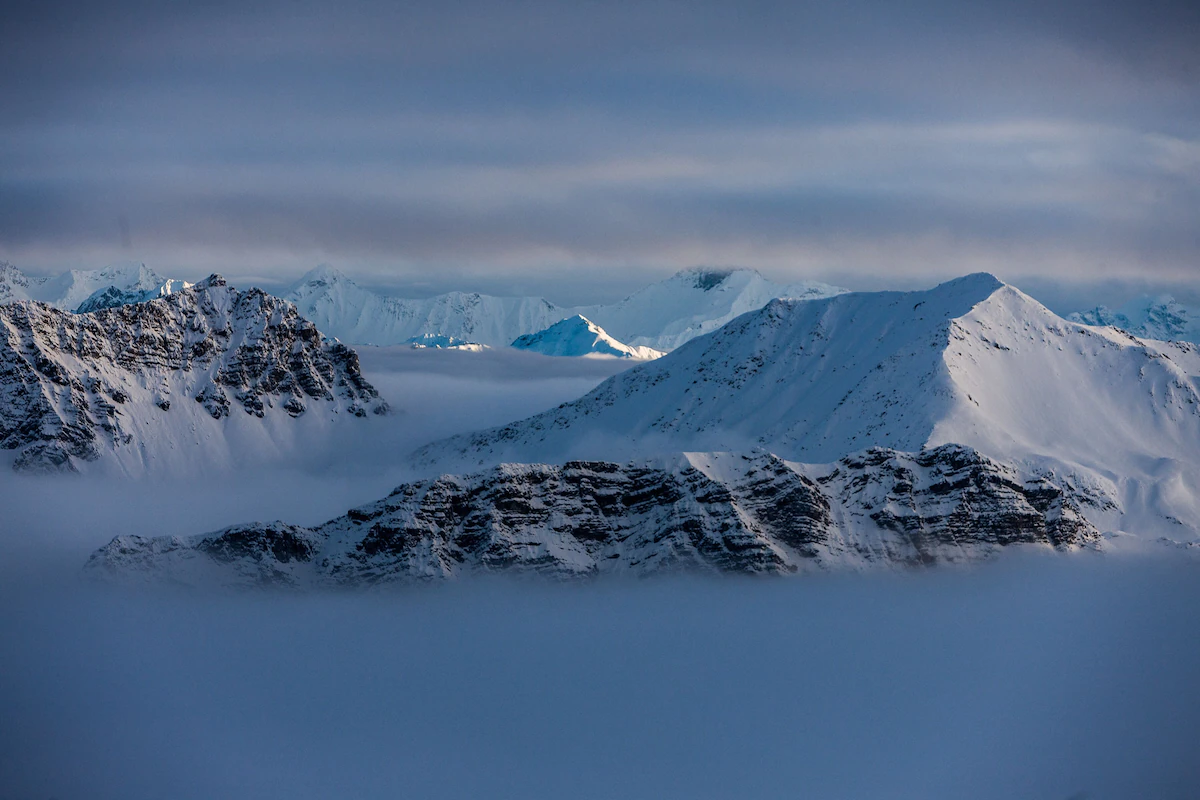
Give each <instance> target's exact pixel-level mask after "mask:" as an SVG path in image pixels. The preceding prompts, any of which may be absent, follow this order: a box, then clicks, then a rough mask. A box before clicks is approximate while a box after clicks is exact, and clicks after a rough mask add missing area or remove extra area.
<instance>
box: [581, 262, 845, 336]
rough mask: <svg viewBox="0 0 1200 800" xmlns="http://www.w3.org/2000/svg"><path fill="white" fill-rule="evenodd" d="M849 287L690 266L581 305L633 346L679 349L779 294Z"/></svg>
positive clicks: (817, 293) (802, 296)
mask: <svg viewBox="0 0 1200 800" xmlns="http://www.w3.org/2000/svg"><path fill="white" fill-rule="evenodd" d="M845 291H846V290H845V289H842V288H839V287H837V286H830V285H828V284H824V283H816V282H812V281H809V282H804V283H797V284H791V285H780V284H777V283H772V282H771V281H769V280H767V279H766V278H764V277H763V276H762V275H760V274H758V272H756V271H755V270H752V269H725V270H715V269H704V268H695V269H686V270H683V271H682V272H678V273H676V274H675V275H672V276H671V277H670V278H667V279H666V280H665V281H661V282H659V283H655V284H651V285H650V286H647V287H646V288H645V289H642V290H641V291H639V292H635V293H634V294H632V295H630V296H629V297H627V298H625V299H624V300H622V301H620V302H619V303H613V304H611V305H601V306H589V307H587V308H581V309H578V313H580V314H583V315H584V316H586V317H587V318H588V319H590V320H593V321H594V322H595V323H596V324H597V325H600V326H601V327H603V328H604V329H605V330H606V331H608V332H609V333H610V334H611V335H613V336H615V337H616V338H618V339H620V340H621V341H622V342H625V343H627V344H630V345H642V346H646V347H652V348H654V349H655V350H662V351H667V350H674V349H675V348H677V347H679V346H680V345H682V344H684V343H685V342H688V341H691V340H692V339H694V338H696V337H697V336H701V335H703V334H706V333H711V332H712V331H715V330H716V329H717V328H720V327H721V326H722V325H724V324H725V323H726V322H729V321H730V320H731V319H733V318H735V317H738V316H740V315H742V314H745V313H746V312H748V311H754V310H755V309H758V308H762V307H763V306H764V305H766V304H767V303H768V302H769V301H771V300H773V299H775V298H777V297H788V298H795V299H799V300H812V299H815V298H821V297H831V296H833V295H837V294H842V293H844V292H845Z"/></svg>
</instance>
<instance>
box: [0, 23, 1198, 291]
mask: <svg viewBox="0 0 1200 800" xmlns="http://www.w3.org/2000/svg"><path fill="white" fill-rule="evenodd" d="M6 26H7V29H8V32H9V34H10V36H9V37H8V39H9V41H8V42H6V46H5V48H3V50H2V51H0V67H3V69H0V76H2V77H0V99H2V100H3V101H4V105H5V108H6V111H7V113H6V114H5V115H4V118H3V119H0V173H2V174H3V175H4V177H5V179H4V181H3V182H0V258H3V259H7V260H9V261H12V262H13V263H15V264H17V265H18V266H21V267H22V268H24V269H28V270H29V271H31V272H47V271H59V270H62V269H66V268H71V267H75V268H88V267H90V268H94V267H97V266H100V265H102V264H104V263H107V262H111V261H116V260H123V259H130V258H135V259H139V260H144V261H146V262H147V263H148V264H151V265H153V266H155V267H157V268H160V269H161V270H162V271H163V272H164V273H165V272H173V273H179V274H181V275H183V276H185V277H188V276H197V275H206V274H208V273H210V272H213V271H221V272H222V273H224V274H226V275H227V276H229V277H230V278H231V279H233V280H235V281H239V282H250V283H257V284H260V285H264V286H269V285H276V286H277V285H279V284H281V283H284V282H286V281H287V280H288V279H290V278H293V277H295V276H297V275H299V274H301V273H303V272H304V271H306V270H307V269H308V268H311V267H312V266H314V265H316V264H318V263H321V262H329V263H332V264H334V265H336V266H338V267H339V268H341V269H343V270H345V271H346V272H347V273H348V274H351V275H354V276H356V277H358V278H359V279H360V281H361V282H362V283H363V284H364V285H369V286H377V287H386V288H388V289H389V290H391V291H395V292H397V293H403V294H409V295H416V294H420V293H426V294H431V293H436V292H441V291H447V290H449V289H455V288H462V289H471V290H478V291H486V292H490V293H495V294H540V295H544V296H547V297H550V298H551V299H553V300H555V301H556V302H560V303H574V302H580V301H581V299H582V298H587V299H588V300H591V299H593V298H595V299H598V300H604V299H615V298H617V297H620V296H622V295H624V294H627V293H628V292H629V291H632V290H634V289H636V288H637V287H639V286H641V285H644V284H646V283H650V282H652V281H653V280H657V279H661V278H663V277H665V276H667V275H669V274H671V273H672V272H674V271H676V270H678V269H681V268H685V267H690V266H697V265H710V266H746V267H751V268H755V269H758V270H760V271H761V272H763V273H764V274H766V275H767V276H768V277H771V278H772V279H774V280H778V281H780V282H790V281H795V280H800V279H813V280H822V281H826V282H831V283H838V284H841V285H844V286H848V287H850V288H854V289H870V288H880V287H884V286H887V287H895V288H915V287H918V286H929V285H932V284H934V283H937V282H938V281H940V280H943V279H946V278H950V277H954V276H956V275H961V274H965V273H969V272H976V271H990V272H993V273H995V274H997V275H998V276H1000V277H1002V278H1003V279H1005V280H1007V281H1009V282H1011V283H1014V284H1015V285H1018V286H1021V287H1023V288H1027V289H1030V288H1032V290H1033V291H1032V293H1034V294H1035V295H1036V294H1037V293H1038V292H1041V293H1043V294H1045V295H1054V296H1062V297H1065V298H1079V301H1080V302H1078V303H1073V302H1069V300H1064V301H1062V303H1059V306H1060V307H1061V306H1062V305H1063V304H1066V305H1090V304H1092V303H1093V302H1106V303H1109V304H1112V303H1116V302H1119V301H1120V298H1121V296H1123V295H1130V294H1136V293H1139V292H1140V291H1142V290H1143V287H1145V290H1147V291H1151V292H1155V291H1164V290H1165V291H1172V292H1174V293H1179V292H1181V291H1185V290H1186V289H1187V288H1188V287H1189V286H1193V287H1194V286H1195V285H1196V283H1197V278H1198V277H1200V240H1197V237H1196V230H1197V227H1198V225H1200V40H1198V38H1197V31H1200V10H1197V7H1196V6H1195V5H1194V4H1186V3H1181V2H1178V3H1177V2H1156V3H1150V4H1146V3H1131V2H1107V3H1101V4H1096V3H1081V2H1065V3H1063V2H1059V3H1049V4H1046V3H1018V4H1016V5H1012V4H1004V5H1000V4H994V3H988V2H967V3H945V2H941V0H923V2H921V3H920V4H918V5H917V6H906V7H905V8H903V9H900V8H897V7H895V6H894V5H892V4H884V3H880V2H877V1H876V0H867V1H866V2H854V3H837V4H833V3H818V4H805V6H804V7H803V8H801V7H796V6H793V5H791V4H786V3H780V2H777V1H776V0H767V1H766V2H760V3H749V4H737V6H731V5H726V4H722V3H716V2H704V3H696V4H688V5H686V6H684V5H680V4H676V3H671V2H651V3H639V4H637V5H635V6H624V7H622V6H613V5H609V4H604V5H591V6H581V5H578V4H570V5H564V4H557V3H553V2H550V0H528V2H521V3H517V4H505V5H504V6H502V7H501V6H493V5H491V4H488V3H485V2H478V1H477V0H464V1H463V2H457V3H449V4H446V3H438V4H434V3H426V2H414V3H407V4H403V5H399V6H397V5H393V4H387V3H381V2H377V1H376V0H364V1H360V2H353V3H348V4H339V5H338V6H337V8H332V7H330V8H325V7H321V6H318V5H303V6H295V5H294V4H281V3H275V2H261V3H251V4H248V5H243V4H225V3H221V2H218V3H212V4H205V5H204V6H202V7H182V6H177V5H172V6H162V5H160V4H146V3H142V2H139V0H120V2H113V3H105V4H101V5H95V4H83V3H77V2H73V0H66V1H65V2H50V3H37V4H34V3H26V4H17V6H15V7H13V8H12V9H10V11H9V13H7V14H6ZM1121 287H1124V288H1121ZM1093 298H1095V299H1094V300H1093ZM1055 302H1058V301H1055ZM1052 305H1053V303H1052Z"/></svg>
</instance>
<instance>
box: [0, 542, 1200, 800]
mask: <svg viewBox="0 0 1200 800" xmlns="http://www.w3.org/2000/svg"><path fill="white" fill-rule="evenodd" d="M0 598H2V599H0V603H2V605H3V609H4V613H3V614H0V642H3V648H2V650H0V653H2V655H0V719H3V720H4V724H3V725H0V796H4V797H31V798H47V797H56V798H60V800H70V799H71V798H89V800H105V799H106V798H113V799H114V800H117V799H118V798H119V800H136V799H137V798H162V797H171V798H205V799H206V800H207V798H213V797H226V798H278V797H289V798H307V797H312V798H329V797H357V798H395V797H423V798H438V797H446V798H460V797H496V798H504V797H512V798H535V797H576V798H589V797H596V798H611V797H654V798H660V797H687V798H706V797H713V798H729V797H756V798H766V797H781V798H784V797H786V798H795V797H815V798H825V797H853V798H889V799H891V798H921V799H922V800H926V799H927V798H964V797H970V798H997V799H998V800H999V799H1000V798H1003V799H1004V800H1009V799H1010V798H1013V797H1040V798H1063V799H1064V800H1065V798H1072V797H1073V798H1082V797H1088V798H1092V799H1093V800H1100V799H1101V798H1129V797H1155V798H1184V797H1191V796H1194V791H1195V787H1196V786H1198V785H1200V761H1197V759H1196V758H1195V752H1194V750H1195V742H1194V733H1195V731H1196V730H1200V684H1197V682H1196V680H1195V676H1196V675H1197V674H1200V635H1198V634H1200V630H1198V626H1197V623H1196V621H1195V620H1196V617H1195V609H1196V608H1197V606H1198V604H1200V581H1197V580H1196V572H1195V569H1194V565H1193V566H1191V567H1188V566H1186V565H1182V566H1181V565H1178V564H1166V563H1162V562H1153V561H1132V560H1120V561H1118V560H1112V559H1107V560H1106V559H1088V560H1071V559H1063V558H1049V559H1012V560H1006V561H1004V562H1001V563H998V564H992V565H988V566H985V567H981V568H978V569H972V570H968V571H953V570H941V571H929V572H920V573H912V574H905V575H894V574H893V575H870V576H861V575H859V576H853V575H843V576H815V577H810V578H805V579H802V580H765V581H753V580H740V579H733V578H727V579H723V580H711V581H703V580H681V579H676V580H672V579H664V580H661V581H647V582H637V583H621V584H605V585H595V584H592V585H582V584H574V585H567V586H561V585H537V584H529V583H513V582H502V581H489V582H485V583H476V584H473V585H465V584H459V585H454V586H428V587H422V588H414V589H409V590H402V591H391V592H383V593H374V594H365V593H364V594H326V593H322V594H313V595H304V596H297V595H284V594H270V593H265V594H243V595H235V594H228V593H225V594H181V593H173V592H158V593H136V592H135V593H128V592H118V591H113V590H103V589H100V588H97V587H86V586H82V585H79V584H73V585H72V586H71V588H69V589H66V588H64V587H62V586H58V587H56V588H54V589H53V590H35V589H32V588H31V587H30V586H29V585H28V584H26V583H24V582H17V583H15V584H14V583H12V582H9V583H7V584H6V585H5V587H4V588H3V589H0Z"/></svg>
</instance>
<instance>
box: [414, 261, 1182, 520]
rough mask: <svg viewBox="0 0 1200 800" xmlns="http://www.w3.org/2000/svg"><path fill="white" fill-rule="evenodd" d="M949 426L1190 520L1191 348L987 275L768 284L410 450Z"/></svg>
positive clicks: (633, 448) (727, 444) (556, 454)
mask: <svg viewBox="0 0 1200 800" xmlns="http://www.w3.org/2000/svg"><path fill="white" fill-rule="evenodd" d="M947 443H954V444H959V445H965V446H969V447H974V448H976V449H977V450H979V451H980V452H982V453H984V454H985V455H988V456H991V457H993V458H1002V459H1006V460H1013V459H1017V460H1021V461H1022V462H1023V463H1028V464H1040V465H1044V466H1045V468H1046V469H1048V470H1058V471H1064V470H1065V471H1067V472H1070V473H1072V474H1077V475H1078V476H1080V478H1079V479H1080V480H1088V481H1098V482H1101V483H1104V482H1108V484H1110V488H1111V489H1112V491H1111V494H1112V495H1113V496H1114V497H1117V496H1120V501H1119V502H1120V503H1124V504H1125V505H1126V506H1127V508H1129V509H1130V511H1131V512H1132V511H1135V510H1136V509H1137V508H1139V507H1144V506H1145V505H1146V503H1147V498H1146V497H1143V496H1141V495H1142V494H1144V493H1146V492H1154V491H1157V490H1156V489H1155V488H1154V487H1155V486H1157V485H1159V481H1160V480H1161V479H1162V476H1163V475H1165V474H1170V475H1172V476H1174V477H1173V478H1172V480H1177V481H1180V482H1181V483H1180V485H1187V486H1192V494H1190V495H1189V494H1187V493H1186V492H1185V493H1182V494H1173V495H1172V498H1174V499H1170V498H1168V500H1169V502H1168V503H1167V509H1165V510H1164V508H1163V507H1162V506H1161V505H1160V506H1159V508H1158V510H1156V511H1154V512H1153V514H1152V515H1151V516H1152V517H1153V518H1154V519H1153V520H1151V522H1153V523H1154V524H1155V525H1158V524H1159V523H1162V520H1163V519H1164V518H1165V516H1173V517H1175V518H1177V519H1185V518H1186V519H1188V520H1190V521H1189V522H1188V523H1187V524H1188V525H1192V526H1200V507H1198V506H1197V504H1196V503H1195V502H1194V501H1193V500H1191V499H1189V498H1190V497H1196V496H1200V486H1197V485H1195V484H1197V483H1200V349H1198V348H1197V347H1196V346H1194V345H1191V344H1189V343H1185V342H1171V343H1165V342H1154V341H1147V340H1140V339H1137V338H1136V337H1133V336H1131V335H1129V334H1126V333H1123V332H1120V331H1116V330H1113V329H1104V328H1090V327H1087V326H1085V325H1080V324H1076V323H1072V322H1068V321H1066V320H1064V319H1062V318H1060V317H1058V316H1056V315H1054V314H1053V313H1052V312H1050V311H1049V310H1048V309H1046V308H1045V307H1044V306H1042V305H1041V304H1039V303H1037V302H1036V301H1035V300H1033V299H1032V298H1030V297H1028V296H1027V295H1025V294H1023V293H1021V292H1020V291H1018V290H1017V289H1015V288H1013V287H1011V286H1007V285H1005V284H1003V283H1002V282H1000V281H999V280H997V279H996V278H995V277H993V276H991V275H986V274H979V275H970V276H967V277H964V278H960V279H958V280H954V281H950V282H948V283H944V284H942V285H940V286H938V287H936V288H934V289H930V290H928V291H922V292H869V293H849V294H843V295H839V296H836V297H831V298H827V299H823V300H814V301H806V302H798V301H792V300H775V301H772V302H770V303H768V304H767V305H766V306H765V307H764V308H762V309H760V310H758V311H754V312H751V313H748V314H745V315H743V316H741V317H739V318H737V319H735V320H734V321H732V322H730V323H728V324H727V325H725V326H724V327H723V328H721V329H719V330H717V331H716V332H714V333H712V334H709V335H707V336H703V337H700V338H698V339H695V340H693V341H691V342H688V343H687V344H686V345H684V346H683V347H680V348H679V349H678V350H675V351H674V352H672V353H670V354H668V355H666V356H664V357H663V358H661V359H658V360H657V361H653V362H650V363H647V364H642V365H640V366H637V367H634V368H633V369H630V370H628V371H626V372H623V373H621V374H619V375H616V376H614V377H612V378H610V379H609V380H607V381H605V382H604V383H603V384H601V385H600V386H599V387H597V388H596V389H595V390H594V391H592V392H590V393H589V394H587V395H585V396H584V397H582V398H580V399H579V400H576V401H574V402H571V403H566V404H564V405H562V406H559V407H558V408H556V409H553V410H550V411H547V412H544V413H542V414H538V415H536V416H533V417H530V418H528V419H525V420H521V421H519V422H514V423H511V424H509V425H505V426H503V427H499V428H494V429H491V430H487V431H483V432H480V433H476V434H469V435H463V436H459V437H455V438H452V439H449V440H445V441H443V442H438V443H434V444H432V445H429V446H427V447H426V448H423V450H422V451H420V452H419V454H418V458H419V459H420V460H421V461H422V462H423V463H425V464H426V466H427V467H428V468H430V469H437V470H441V469H445V468H447V467H451V468H459V467H468V468H473V467H478V466H486V465H489V464H495V463H499V462H502V461H549V462H561V461H562V460H564V459H568V458H603V459H621V458H627V457H632V456H633V455H636V454H645V453H647V452H660V453H661V452H673V451H679V450H684V451H710V450H745V449H751V448H765V449H769V450H770V451H772V452H775V453H778V454H779V455H781V456H783V457H784V458H788V459H795V460H797V461H805V462H810V463H827V462H832V461H835V460H837V459H838V458H841V457H843V456H844V455H845V454H847V453H851V452H855V451H859V450H862V449H864V448H868V447H887V448H893V449H895V450H898V451H906V452H915V451H920V450H922V449H923V448H927V447H935V446H938V445H941V444H947ZM1114 475H1120V476H1123V477H1122V482H1121V485H1120V487H1119V488H1118V487H1117V486H1115V485H1112V484H1111V481H1112V480H1113V478H1112V477H1111V476H1114ZM1156 502H1157V501H1156ZM1147 524H1149V523H1147Z"/></svg>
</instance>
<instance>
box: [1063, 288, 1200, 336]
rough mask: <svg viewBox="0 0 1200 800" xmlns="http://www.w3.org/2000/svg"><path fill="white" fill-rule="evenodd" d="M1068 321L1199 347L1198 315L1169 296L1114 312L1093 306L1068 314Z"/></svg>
mask: <svg viewBox="0 0 1200 800" xmlns="http://www.w3.org/2000/svg"><path fill="white" fill-rule="evenodd" d="M1067 319H1069V320H1071V321H1072V322H1081V323H1083V324H1084V325H1107V326H1111V327H1114V328H1121V329H1122V330H1125V331H1128V332H1130V333H1132V334H1133V335H1134V336H1140V337H1141V338H1143V339H1158V340H1160V341H1177V340H1181V341H1186V342H1197V343H1200V312H1197V311H1196V310H1195V309H1191V308H1188V307H1187V306H1185V305H1182V304H1180V303H1178V302H1176V300H1175V298H1173V297H1171V296H1170V295H1160V296H1158V297H1141V298H1138V299H1137V300H1133V301H1131V302H1130V303H1128V304H1127V305H1125V306H1122V307H1121V308H1119V309H1117V310H1115V311H1114V310H1112V309H1110V308H1108V307H1107V306H1096V307H1095V308H1093V309H1089V310H1087V311H1077V312H1075V313H1073V314H1068V315H1067Z"/></svg>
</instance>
